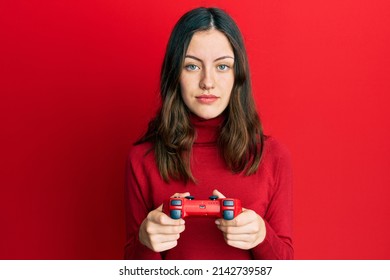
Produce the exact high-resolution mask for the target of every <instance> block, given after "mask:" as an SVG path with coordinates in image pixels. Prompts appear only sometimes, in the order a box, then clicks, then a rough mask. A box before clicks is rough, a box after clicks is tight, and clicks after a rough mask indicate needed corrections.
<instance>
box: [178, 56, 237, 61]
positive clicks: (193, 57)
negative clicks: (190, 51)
mask: <svg viewBox="0 0 390 280" xmlns="http://www.w3.org/2000/svg"><path fill="white" fill-rule="evenodd" d="M185 58H192V59H195V60H198V61H200V62H203V61H202V60H201V59H200V58H198V57H196V56H193V55H186V56H185ZM225 58H231V59H233V60H234V57H232V56H230V55H224V56H221V57H218V58H217V59H215V60H214V62H215V61H218V60H222V59H225Z"/></svg>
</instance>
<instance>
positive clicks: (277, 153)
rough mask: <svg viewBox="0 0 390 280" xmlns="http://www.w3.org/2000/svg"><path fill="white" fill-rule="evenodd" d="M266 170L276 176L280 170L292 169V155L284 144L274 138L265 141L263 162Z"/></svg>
mask: <svg viewBox="0 0 390 280" xmlns="http://www.w3.org/2000/svg"><path fill="white" fill-rule="evenodd" d="M261 164H262V165H263V167H264V168H266V169H268V171H269V172H271V173H273V174H275V172H276V173H277V172H278V170H280V168H282V169H291V153H290V151H289V149H288V148H287V146H286V145H285V144H284V143H281V142H280V141H279V140H277V139H276V138H274V137H272V136H267V137H266V138H265V141H264V150H263V157H262V162H261Z"/></svg>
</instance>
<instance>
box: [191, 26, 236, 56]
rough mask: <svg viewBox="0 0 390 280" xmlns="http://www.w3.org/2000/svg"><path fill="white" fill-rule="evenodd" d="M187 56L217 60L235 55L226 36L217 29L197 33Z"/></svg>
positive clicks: (193, 37)
mask: <svg viewBox="0 0 390 280" xmlns="http://www.w3.org/2000/svg"><path fill="white" fill-rule="evenodd" d="M186 54H187V55H193V56H196V57H199V58H215V57H220V56H225V55H229V56H233V54H234V53H233V48H232V46H231V44H230V42H229V40H228V38H227V37H226V35H225V34H223V33H222V32H221V31H218V30H216V29H210V30H206V31H198V32H195V34H194V35H193V36H192V39H191V41H190V44H189V46H188V49H187V53H186Z"/></svg>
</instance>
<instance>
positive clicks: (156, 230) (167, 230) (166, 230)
mask: <svg viewBox="0 0 390 280" xmlns="http://www.w3.org/2000/svg"><path fill="white" fill-rule="evenodd" d="M145 230H146V232H147V233H149V234H163V235H172V234H180V233H182V232H183V231H184V230H185V226H184V225H180V226H162V225H159V224H154V223H150V224H148V225H147V226H146V229H145Z"/></svg>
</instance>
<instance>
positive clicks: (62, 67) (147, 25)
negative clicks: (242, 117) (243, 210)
mask: <svg viewBox="0 0 390 280" xmlns="http://www.w3.org/2000/svg"><path fill="white" fill-rule="evenodd" d="M202 5H203V6H218V7H221V8H223V9H225V10H226V11H227V12H229V13H230V14H231V15H232V16H233V17H234V18H235V19H236V21H237V23H238V24H239V26H240V28H241V30H242V32H243V34H244V37H245V40H246V44H247V49H248V54H249V58H250V66H251V70H252V78H253V86H254V93H255V97H256V102H257V104H258V107H259V111H260V114H261V117H262V119H263V122H264V126H265V130H266V132H267V134H270V135H273V136H275V137H276V138H278V139H279V140H280V141H281V142H284V143H285V144H286V145H287V146H288V148H289V149H290V151H291V153H292V156H293V164H294V245H295V252H296V253H295V256H296V258H297V259H389V258H390V238H389V236H390V219H389V216H390V206H389V205H390V203H389V198H390V188H389V187H390V148H389V143H390V110H389V105H390V71H389V65H390V2H389V1H387V0H376V1H375V0H360V1H356V0H327V1H311V0H291V1H282V0H281V1H268V0H264V1H256V0H241V1H233V0H224V1H194V0H188V1H173V0H171V1H146V2H144V1H129V0H110V1H108V0H100V1H86V0H82V1H80V0H77V1H76V0H67V1H64V0H58V1H49V0H47V1H27V0H26V1H22V0H14V1H1V3H0V74H1V76H0V92H1V99H0V117H1V118H0V125H1V127H0V128H1V137H0V139H1V140H0V141H1V146H0V147H1V151H0V152H1V153H0V162H1V166H0V180H1V181H0V259H121V258H122V257H123V245H124V230H125V228H124V203H123V185H124V172H125V160H126V155H127V151H128V149H129V147H130V145H131V143H132V142H133V141H134V140H135V139H136V138H137V137H138V136H140V134H141V133H142V132H143V131H144V129H145V127H146V124H147V122H148V120H149V118H150V117H152V116H153V115H154V113H155V110H156V106H157V104H158V77H159V71H160V65H161V62H162V58H163V54H164V50H165V45H166V42H167V39H168V36H169V33H170V31H171V28H172V27H173V25H174V23H175V22H176V20H177V19H178V18H179V16H181V15H182V14H183V13H184V12H185V11H187V10H189V9H190V8H194V7H197V6H202Z"/></svg>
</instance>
